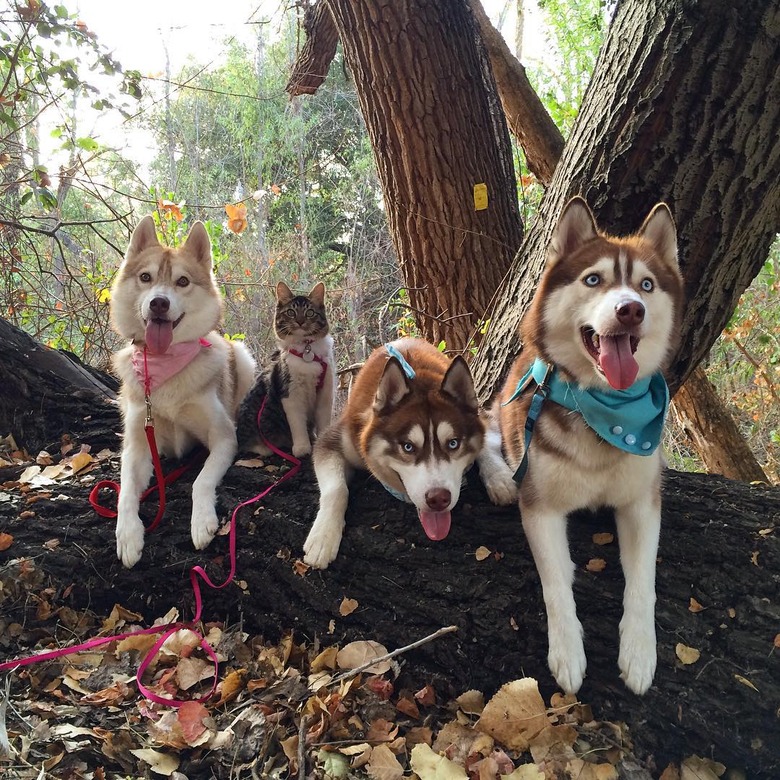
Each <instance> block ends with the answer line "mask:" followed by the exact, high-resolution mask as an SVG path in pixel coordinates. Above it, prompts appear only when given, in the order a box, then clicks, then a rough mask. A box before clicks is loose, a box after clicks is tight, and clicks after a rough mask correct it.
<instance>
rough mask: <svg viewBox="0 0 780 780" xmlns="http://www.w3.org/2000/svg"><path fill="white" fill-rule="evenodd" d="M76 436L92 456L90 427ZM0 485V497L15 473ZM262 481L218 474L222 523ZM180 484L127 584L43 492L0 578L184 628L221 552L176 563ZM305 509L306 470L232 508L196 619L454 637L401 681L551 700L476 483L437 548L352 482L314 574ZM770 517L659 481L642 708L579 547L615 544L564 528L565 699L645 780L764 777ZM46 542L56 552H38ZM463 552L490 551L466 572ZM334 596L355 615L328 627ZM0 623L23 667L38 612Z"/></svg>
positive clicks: (774, 704) (372, 486)
mask: <svg viewBox="0 0 780 780" xmlns="http://www.w3.org/2000/svg"><path fill="white" fill-rule="evenodd" d="M84 436H85V441H89V434H88V431H85V433H84ZM276 463H277V462H276V461H272V464H276ZM116 465H117V464H116V459H114V461H112V462H108V463H104V464H103V465H102V469H103V470H104V471H105V472H106V473H105V474H100V473H94V472H93V474H91V475H90V477H89V478H88V479H89V480H91V481H94V479H95V478H101V477H103V476H116V473H117V468H116ZM4 472H5V473H0V481H4V480H7V479H8V478H9V476H12V475H11V474H10V473H9V470H8V469H5V470H4ZM273 478H274V477H273V475H269V474H268V473H267V472H266V471H264V470H262V469H260V470H258V469H249V468H243V467H238V466H236V467H233V468H232V469H231V470H230V471H229V473H228V475H227V476H226V479H225V481H224V483H223V485H222V487H221V489H220V507H221V512H222V515H223V516H224V517H228V516H229V515H230V511H231V510H232V508H233V507H234V506H236V505H237V504H238V503H239V502H241V501H245V500H246V499H247V498H249V497H251V496H253V495H255V494H257V493H258V492H259V490H260V489H261V487H263V486H265V485H267V484H268V483H269V481H270V480H271V479H273ZM191 480H192V474H190V475H189V476H188V477H186V478H185V479H183V480H181V481H180V482H178V483H176V484H175V485H173V486H172V487H171V488H169V491H168V492H169V495H168V510H167V515H166V518H167V521H166V522H164V523H163V526H162V527H161V529H159V530H158V531H157V532H156V533H155V534H154V535H152V536H151V537H150V538H149V539H148V540H147V545H146V548H145V550H144V555H143V558H142V559H141V562H140V563H139V564H138V565H137V566H136V567H135V568H134V569H132V570H127V569H124V568H123V567H122V566H121V564H120V563H119V562H118V561H117V560H116V557H115V552H114V530H113V523H112V522H111V521H106V520H103V519H101V518H99V517H98V516H97V515H96V514H95V512H94V511H93V510H92V509H91V507H90V506H89V504H88V502H87V493H88V490H89V484H82V485H78V484H75V485H61V486H59V487H58V488H57V490H56V491H55V492H57V493H58V494H59V495H63V494H64V495H66V496H67V497H68V499H67V501H63V500H54V499H53V498H52V499H42V500H38V501H36V502H35V503H34V504H33V505H27V503H26V502H25V501H24V500H21V501H18V502H16V503H13V504H12V503H9V502H5V503H2V502H0V531H5V532H7V533H10V534H12V535H13V537H14V543H13V546H12V547H11V548H10V549H9V550H8V551H7V552H5V553H0V570H1V569H2V566H3V563H2V562H3V561H6V562H7V561H8V560H9V559H10V558H11V557H13V558H14V559H18V558H19V557H22V556H26V557H29V558H34V560H35V565H36V566H37V567H38V568H39V569H40V570H41V571H42V572H43V575H44V581H45V582H47V583H48V584H49V585H50V587H52V588H55V589H57V591H58V593H59V594H60V595H62V594H64V593H67V596H66V598H65V601H66V603H68V604H69V605H70V606H71V607H72V609H74V610H76V611H79V610H84V609H87V608H88V609H90V610H91V611H93V612H94V613H96V614H98V615H105V614H108V612H109V611H110V610H111V608H112V606H113V605H114V604H115V603H117V602H118V603H120V604H122V605H123V606H124V607H126V608H128V609H132V610H137V611H139V612H141V613H142V614H143V615H144V616H145V617H146V619H147V620H148V621H151V620H153V619H155V618H158V617H160V616H161V615H163V614H164V613H165V612H167V610H168V609H169V608H170V607H172V606H176V607H178V608H179V610H180V612H181V613H182V615H183V616H184V617H188V616H189V615H191V614H192V607H193V604H192V594H191V591H190V586H189V577H188V572H189V570H190V568H191V567H192V566H193V565H195V564H199V563H200V564H204V563H205V564H206V568H207V570H208V571H209V574H210V575H211V576H212V578H213V579H214V581H215V582H218V581H221V580H222V579H223V578H224V577H225V576H226V573H227V570H228V558H227V550H228V546H227V539H226V538H225V537H223V536H220V537H218V538H217V539H215V541H214V542H213V543H212V544H211V546H210V547H209V548H208V550H206V551H205V553H198V552H197V551H195V550H194V549H193V547H192V543H191V540H190V536H189V528H188V518H189V512H190V504H189V492H190V485H191ZM317 498H318V493H317V486H316V482H315V479H314V475H313V473H312V472H311V470H310V467H309V466H308V464H306V465H305V466H304V469H303V470H302V472H301V474H300V475H299V476H298V477H296V478H295V479H294V480H292V481H291V482H289V483H287V484H286V485H284V486H281V487H280V488H279V489H278V490H276V491H274V492H272V493H271V494H270V495H269V496H268V497H267V498H266V499H264V500H262V501H261V502H258V503H257V504H255V505H252V506H248V507H246V508H244V509H242V510H241V511H240V512H239V514H238V573H237V577H236V584H235V585H231V586H229V587H228V588H226V589H225V590H222V591H218V592H216V591H209V590H206V591H205V593H204V600H205V609H204V618H205V619H206V620H217V621H225V622H228V623H232V624H235V623H236V622H239V621H240V622H241V624H242V626H243V629H244V630H245V631H247V632H249V633H250V634H253V635H254V634H259V635H263V636H265V637H267V638H270V639H274V638H276V637H278V636H280V635H281V634H282V633H284V632H286V631H288V630H292V631H294V632H295V635H296V637H297V638H298V639H299V640H301V641H303V640H308V641H315V640H317V641H319V642H320V643H321V644H322V645H327V644H330V643H344V642H346V641H351V640H353V639H358V638H370V639H375V640H377V641H379V642H381V643H382V644H384V645H385V646H386V647H388V648H389V649H393V648H394V647H400V646H403V645H407V644H409V643H410V642H412V641H414V640H416V639H418V638H420V637H422V636H425V635H427V634H429V633H431V632H432V631H435V630H436V629H438V628H440V627H442V626H446V625H450V624H454V625H456V626H457V627H458V631H457V632H456V633H453V634H450V635H447V636H444V637H442V638H440V639H438V640H437V641H436V642H432V643H429V644H426V645H424V646H422V647H420V648H418V649H415V650H412V651H410V652H408V653H406V654H405V655H404V669H403V671H402V676H405V677H406V678H408V679H409V680H410V681H413V683H419V684H424V683H425V682H427V681H430V682H433V683H434V684H435V686H436V687H437V690H439V691H443V692H444V693H445V694H446V693H449V694H450V695H458V694H460V693H461V692H463V691H464V690H466V689H469V688H479V689H482V690H483V691H484V692H485V693H486V694H489V693H492V692H493V691H495V690H496V689H497V688H498V687H499V686H501V685H502V684H503V683H505V682H507V681H509V680H512V679H515V678H518V677H520V676H523V675H528V676H533V677H535V678H537V679H538V680H539V682H540V687H541V690H542V693H543V695H545V696H546V697H549V695H550V694H551V693H552V692H553V691H554V681H553V680H552V678H551V676H550V674H549V672H548V670H547V667H546V662H545V657H546V652H547V642H546V633H545V632H546V627H545V615H544V608H543V604H542V598H541V589H540V585H539V581H538V578H537V575H536V572H535V569H534V565H533V562H532V559H531V556H530V553H529V550H528V547H527V544H526V542H525V539H524V537H523V532H522V528H521V525H520V521H519V517H518V515H517V512H516V510H514V509H511V508H497V507H494V506H492V505H490V504H489V502H488V501H487V498H486V496H485V494H484V491H483V489H482V488H481V486H480V484H479V481H478V479H477V478H476V476H475V475H474V474H473V473H472V474H469V479H468V485H467V486H466V488H465V490H464V492H463V494H462V497H461V500H460V503H459V506H458V508H457V509H456V512H455V513H454V519H453V528H452V531H451V533H450V535H449V536H448V538H447V539H446V540H445V541H442V542H438V543H436V542H431V541H429V540H428V539H427V538H426V537H425V535H424V533H423V532H422V529H421V528H420V526H419V522H418V520H417V517H416V514H415V512H414V510H412V509H410V508H409V507H408V506H406V505H404V504H402V503H400V502H398V501H396V500H395V499H393V498H392V497H391V496H389V495H388V494H386V493H385V491H384V490H383V489H382V488H381V487H380V486H378V485H377V484H376V483H375V482H374V481H373V480H372V479H370V478H368V477H358V478H357V479H356V480H355V483H354V485H353V487H352V491H351V500H350V508H349V512H348V515H347V530H346V533H345V536H344V541H343V543H342V547H341V551H340V552H339V556H338V558H337V559H336V561H335V562H334V563H333V564H332V565H331V566H330V567H329V568H328V569H327V570H326V571H322V572H320V571H308V572H303V571H301V569H300V566H299V565H296V560H297V559H298V558H299V557H300V556H301V546H302V543H303V540H304V538H305V535H306V533H307V531H308V528H309V526H310V524H311V522H312V520H313V518H314V515H315V513H316V508H317ZM149 511H150V512H152V511H153V508H150V509H149ZM29 513H32V516H30V514H29ZM20 515H24V517H22V516H20ZM779 521H780V491H779V490H777V489H775V488H769V487H766V486H749V485H745V484H742V483H738V482H730V481H728V480H725V479H722V478H719V477H709V476H704V475H698V474H681V473H675V472H670V473H669V474H668V476H667V478H666V481H665V488H664V513H663V532H662V538H661V546H660V552H659V564H658V604H657V624H658V651H659V665H658V671H657V673H656V677H655V681H654V684H653V686H652V688H651V690H650V691H649V692H648V693H647V695H646V696H644V697H637V696H635V695H633V694H632V693H630V692H629V691H627V689H626V688H625V687H624V686H623V684H622V682H621V681H620V680H619V679H618V670H617V645H618V622H619V619H620V612H621V600H622V585H623V580H622V575H621V572H620V564H619V553H618V549H617V543H616V541H614V542H612V543H609V544H606V545H597V544H595V543H594V541H593V535H594V533H613V534H614V532H615V531H614V524H613V521H612V518H611V516H610V513H609V512H607V511H605V512H600V513H597V514H582V515H579V516H577V517H575V518H573V520H572V522H571V526H570V527H571V539H572V549H573V556H574V560H575V562H576V563H577V567H578V572H577V577H576V583H575V596H576V599H577V603H578V608H579V615H580V618H581V620H582V623H583V626H584V628H585V632H586V640H585V645H586V652H587V654H588V676H587V679H586V681H585V684H584V686H583V688H582V689H581V691H580V694H579V697H580V699H581V701H583V702H585V703H588V704H590V705H591V706H592V708H593V710H594V713H595V714H596V715H597V717H599V718H603V719H612V720H619V721H623V722H626V723H627V724H628V725H629V727H630V731H631V734H632V736H633V739H634V753H635V755H637V756H639V757H640V758H641V759H642V760H643V761H644V762H645V763H646V765H647V766H649V767H651V768H652V767H656V768H657V769H658V772H660V771H661V770H662V769H663V768H664V767H665V766H666V764H667V763H668V762H669V761H671V760H677V761H679V760H680V759H681V758H683V757H685V756H688V755H690V754H692V753H698V754H699V755H703V756H708V757H712V758H714V759H717V760H719V761H721V762H723V763H724V764H726V765H727V766H729V767H736V768H742V769H743V770H744V771H745V772H746V773H747V776H748V777H751V778H773V777H778V776H780V719H779V718H778V706H779V705H780V660H779V659H778V654H779V652H780V651H778V649H777V647H776V646H773V641H776V640H775V637H776V635H777V634H778V632H780V605H779V604H778V593H779V592H780V589H779V587H778V586H780V543H779V542H778V533H779V532H778V530H777V526H778V522H779ZM52 538H58V539H60V544H59V545H58V546H54V547H53V546H52V545H51V544H48V545H47V546H44V544H43V543H44V542H47V541H48V540H51V539H52ZM480 547H484V548H486V549H487V550H489V551H490V554H488V555H487V557H485V558H484V559H482V560H479V559H478V558H482V555H480V556H477V555H476V551H477V548H480ZM596 558H599V559H602V560H603V561H604V562H605V565H604V567H603V569H602V570H600V571H589V570H588V568H587V564H588V562H589V561H591V560H593V559H596ZM591 568H596V569H598V568H599V567H591ZM345 597H348V598H351V599H354V600H356V601H357V603H358V607H357V609H356V610H355V611H354V612H352V613H351V614H349V615H348V616H346V617H342V616H341V615H340V612H339V606H340V604H341V602H342V600H343V599H344V598H345ZM692 599H695V602H694V601H692ZM697 605H700V606H697ZM4 610H5V612H6V614H5V617H4V619H5V620H6V625H7V623H8V621H11V620H15V621H16V622H18V623H20V624H22V625H24V626H25V627H26V632H25V633H24V634H22V636H20V637H19V638H18V640H17V641H11V640H9V639H7V638H6V640H5V641H3V640H0V655H2V657H4V658H10V657H15V656H16V655H18V654H19V653H23V652H24V651H25V646H24V645H25V642H29V643H30V644H32V643H34V640H35V623H36V616H35V609H34V605H32V604H29V603H28V604H25V603H22V602H19V603H15V604H12V605H10V606H9V605H8V604H6V605H4ZM2 634H3V631H0V635H2ZM66 636H67V635H66ZM678 644H682V645H685V646H688V647H691V648H695V649H696V650H698V651H699V652H700V658H699V660H698V661H696V662H695V663H692V664H687V665H686V664H684V663H683V662H681V661H680V660H679V659H678V657H677V655H676V646H677V645H678Z"/></svg>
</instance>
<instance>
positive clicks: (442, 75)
mask: <svg viewBox="0 0 780 780" xmlns="http://www.w3.org/2000/svg"><path fill="white" fill-rule="evenodd" d="M329 7H330V9H331V11H332V12H333V18H334V20H335V23H336V27H337V28H338V31H339V35H340V38H341V43H342V46H343V49H344V56H345V59H346V61H347V63H348V65H349V68H350V70H351V71H352V74H353V77H354V79H355V86H356V89H357V93H358V98H359V100H360V105H361V109H362V112H363V116H364V117H365V121H366V126H367V128H368V133H369V136H370V138H371V143H372V146H373V149H374V155H375V158H376V162H377V168H378V170H379V176H380V180H381V182H382V188H383V192H384V200H385V206H386V209H387V215H388V221H389V225H390V230H391V234H392V236H393V242H394V244H395V248H396V252H397V254H398V259H399V262H400V268H401V273H402V274H403V278H404V281H405V283H406V285H407V287H408V289H409V297H410V302H411V306H412V308H413V309H414V310H415V311H416V313H417V315H418V325H419V327H420V329H421V331H422V335H424V336H425V337H426V338H428V339H430V340H432V341H433V342H434V343H437V342H438V341H440V340H442V339H443V340H445V341H446V342H447V347H448V349H455V350H461V349H463V348H465V347H466V345H467V344H468V342H469V339H470V337H471V335H472V333H473V331H474V329H475V326H476V325H477V324H478V323H479V321H480V320H481V319H482V318H483V317H484V314H485V312H486V311H487V309H488V305H489V303H490V300H491V297H492V295H493V293H494V291H495V290H496V288H497V287H498V285H499V283H500V281H501V279H502V278H503V276H504V274H505V272H506V270H507V268H508V267H509V263H510V262H511V259H512V257H513V256H514V254H515V252H516V251H517V248H518V247H519V245H520V241H521V239H522V226H521V222H520V216H519V211H518V206H517V191H516V183H515V178H514V171H513V169H512V155H511V150H510V144H509V137H508V134H507V131H506V124H505V122H504V117H503V114H502V112H501V110H500V107H499V106H498V104H497V101H496V99H495V94H496V93H495V85H494V83H493V77H492V74H491V72H490V67H489V65H488V62H487V58H486V56H485V52H484V50H483V49H482V46H481V44H480V43H479V36H478V34H477V31H476V29H475V23H474V20H473V18H472V15H471V13H470V11H469V8H468V5H467V2H466V0H428V1H427V2H423V0H410V2H405V3H397V2H395V0H372V1H371V2H366V1H365V0H329ZM480 185H484V186H485V187H486V188H487V207H486V208H482V207H481V204H479V203H478V202H477V200H478V199H475V187H477V188H479V186H480Z"/></svg>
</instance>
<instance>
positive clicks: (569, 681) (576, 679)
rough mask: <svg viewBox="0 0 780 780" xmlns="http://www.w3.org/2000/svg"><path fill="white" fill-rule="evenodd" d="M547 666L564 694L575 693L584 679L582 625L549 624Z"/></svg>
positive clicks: (584, 661)
mask: <svg viewBox="0 0 780 780" xmlns="http://www.w3.org/2000/svg"><path fill="white" fill-rule="evenodd" d="M548 641H549V650H548V653H547V664H548V666H549V667H550V671H551V672H552V675H553V677H555V681H556V682H557V683H558V685H560V686H561V688H562V689H563V691H564V693H577V691H578V690H579V689H580V686H581V685H582V681H583V680H584V679H585V668H586V666H587V661H586V659H585V646H584V645H583V643H582V625H581V623H580V621H579V620H578V619H577V618H576V617H574V619H573V620H569V621H561V622H559V623H557V624H553V623H552V622H550V625H549V629H548Z"/></svg>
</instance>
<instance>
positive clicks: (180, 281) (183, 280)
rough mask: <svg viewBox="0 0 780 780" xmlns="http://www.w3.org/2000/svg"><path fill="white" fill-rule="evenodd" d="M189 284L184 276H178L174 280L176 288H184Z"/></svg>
mask: <svg viewBox="0 0 780 780" xmlns="http://www.w3.org/2000/svg"><path fill="white" fill-rule="evenodd" d="M189 283H190V280H189V279H188V278H187V277H186V276H180V277H179V278H178V279H177V280H176V286H177V287H186V286H187V285H188V284H189Z"/></svg>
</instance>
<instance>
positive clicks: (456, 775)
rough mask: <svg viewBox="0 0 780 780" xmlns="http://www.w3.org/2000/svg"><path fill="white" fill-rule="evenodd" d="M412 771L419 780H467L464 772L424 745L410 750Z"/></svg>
mask: <svg viewBox="0 0 780 780" xmlns="http://www.w3.org/2000/svg"><path fill="white" fill-rule="evenodd" d="M409 763H410V765H411V767H412V771H413V772H414V773H415V774H416V775H417V776H418V777H420V778H426V780H427V778H431V780H433V779H434V778H435V780H468V775H467V774H466V770H465V769H464V768H463V767H462V766H459V765H458V764H456V763H455V762H454V761H450V760H449V759H448V758H445V757H444V756H440V755H439V754H438V753H435V752H434V751H433V750H431V748H430V747H428V745H426V744H425V743H420V744H419V745H415V746H414V747H413V748H412V754H411V758H410V761H409Z"/></svg>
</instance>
